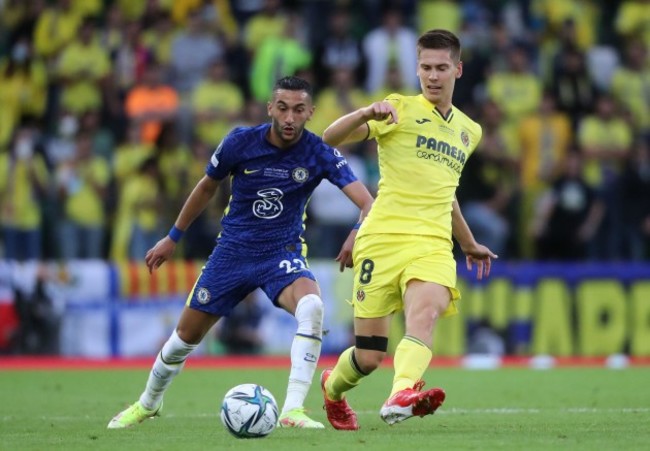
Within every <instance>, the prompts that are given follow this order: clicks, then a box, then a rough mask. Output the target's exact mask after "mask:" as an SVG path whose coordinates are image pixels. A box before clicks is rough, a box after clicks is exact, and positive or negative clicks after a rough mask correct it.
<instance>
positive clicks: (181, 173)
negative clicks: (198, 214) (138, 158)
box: [155, 122, 192, 227]
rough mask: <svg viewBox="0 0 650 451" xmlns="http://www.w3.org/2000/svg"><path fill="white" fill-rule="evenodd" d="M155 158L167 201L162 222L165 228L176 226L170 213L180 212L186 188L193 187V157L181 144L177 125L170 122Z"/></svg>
mask: <svg viewBox="0 0 650 451" xmlns="http://www.w3.org/2000/svg"><path fill="white" fill-rule="evenodd" d="M155 152H156V153H155V157H156V160H157V161H158V169H159V171H160V177H161V180H162V187H163V195H164V198H165V201H166V208H165V213H163V214H161V215H160V216H161V220H162V221H163V222H164V226H165V227H171V226H172V225H174V219H175V216H174V217H168V216H167V214H166V213H167V212H168V211H178V210H179V209H180V208H181V207H182V206H183V202H184V201H185V198H186V195H187V193H186V187H187V186H190V185H191V182H190V181H189V180H188V176H189V166H190V160H191V158H192V155H191V153H190V149H189V148H188V147H187V146H186V145H185V144H183V143H182V142H180V140H179V138H178V132H177V130H176V125H175V124H174V123H173V122H168V123H165V125H163V128H162V130H161V132H160V135H159V136H158V140H157V141H156V151H155Z"/></svg>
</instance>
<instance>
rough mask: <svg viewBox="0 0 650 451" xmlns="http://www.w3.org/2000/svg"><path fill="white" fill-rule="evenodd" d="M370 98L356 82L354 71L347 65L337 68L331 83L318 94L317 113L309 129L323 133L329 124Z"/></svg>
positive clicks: (332, 73)
mask: <svg viewBox="0 0 650 451" xmlns="http://www.w3.org/2000/svg"><path fill="white" fill-rule="evenodd" d="M367 102H368V98H367V96H366V94H365V92H363V90H362V89H360V88H357V87H356V85H355V84H354V72H352V70H351V69H350V68H347V67H339V68H335V69H334V70H333V71H332V72H331V76H330V83H329V84H328V85H327V87H326V88H325V89H323V90H321V92H320V93H319V94H318V95H317V96H316V100H315V101H314V105H315V106H316V111H318V113H317V114H315V115H314V116H313V117H312V119H311V121H310V123H309V124H308V128H309V130H311V131H313V132H314V133H316V134H317V135H322V134H323V132H324V131H325V129H326V128H327V126H328V125H330V124H331V123H332V122H334V121H335V120H336V119H338V118H339V117H341V116H343V115H344V114H347V113H350V112H352V111H354V110H356V109H357V108H361V107H362V106H364V105H366V104H367Z"/></svg>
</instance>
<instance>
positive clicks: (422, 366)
mask: <svg viewBox="0 0 650 451" xmlns="http://www.w3.org/2000/svg"><path fill="white" fill-rule="evenodd" d="M432 356H433V353H432V352H431V349H429V347H428V346H426V345H425V344H424V343H422V342H421V341H420V340H418V339H417V338H413V337H409V336H405V337H404V338H402V340H401V341H400V342H399V344H398V345H397V348H396V349H395V357H394V359H393V365H394V367H395V376H393V388H392V390H391V392H390V396H393V395H394V394H395V393H397V392H398V391H402V390H404V389H405V388H413V386H414V385H415V383H416V382H417V381H419V380H420V379H422V376H423V375H424V372H425V371H426V369H427V367H428V366H429V363H430V362H431V357H432Z"/></svg>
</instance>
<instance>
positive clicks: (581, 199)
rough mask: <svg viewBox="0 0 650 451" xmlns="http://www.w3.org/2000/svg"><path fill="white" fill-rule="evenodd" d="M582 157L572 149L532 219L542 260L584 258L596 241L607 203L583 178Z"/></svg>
mask: <svg viewBox="0 0 650 451" xmlns="http://www.w3.org/2000/svg"><path fill="white" fill-rule="evenodd" d="M581 163H582V157H581V156H580V154H579V153H578V152H571V153H569V155H568V156H567V158H566V161H565V167H564V171H563V173H562V175H560V177H559V178H558V179H557V180H556V181H555V183H554V184H553V187H552V188H551V189H550V190H549V191H548V192H547V193H546V195H545V196H544V198H543V200H542V201H541V202H540V205H539V208H538V210H537V212H536V214H535V217H534V219H533V222H532V228H531V231H532V234H533V236H534V237H535V238H536V242H537V252H536V254H537V258H539V259H541V260H562V261H581V260H584V259H585V258H587V255H588V253H587V248H588V245H589V244H590V242H591V241H593V239H594V237H595V235H596V231H597V230H598V227H599V224H600V221H601V219H602V217H603V213H604V209H605V206H604V204H603V203H602V202H601V201H600V200H599V199H598V196H597V193H596V192H595V191H594V190H593V189H592V188H590V187H589V185H588V184H587V183H586V181H585V180H584V178H583V177H582V165H581Z"/></svg>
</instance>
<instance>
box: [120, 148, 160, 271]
mask: <svg viewBox="0 0 650 451" xmlns="http://www.w3.org/2000/svg"><path fill="white" fill-rule="evenodd" d="M120 203H121V204H122V205H121V206H120V207H119V208H120V209H121V210H123V211H127V212H128V218H129V219H130V223H131V231H130V239H129V259H130V260H132V261H142V260H143V259H144V256H145V254H146V253H147V251H148V250H149V249H151V247H152V246H154V245H155V244H156V242H157V241H158V237H159V235H160V226H161V223H160V214H159V213H158V212H159V211H160V208H161V207H162V205H163V203H164V201H163V188H162V183H161V179H160V170H159V168H158V162H157V161H156V159H155V158H149V159H147V160H145V161H144V162H143V163H142V164H141V165H140V168H139V170H138V173H137V174H136V175H135V176H134V177H132V178H130V179H129V180H128V181H127V182H126V183H125V185H124V190H123V192H122V197H121V198H120Z"/></svg>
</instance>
